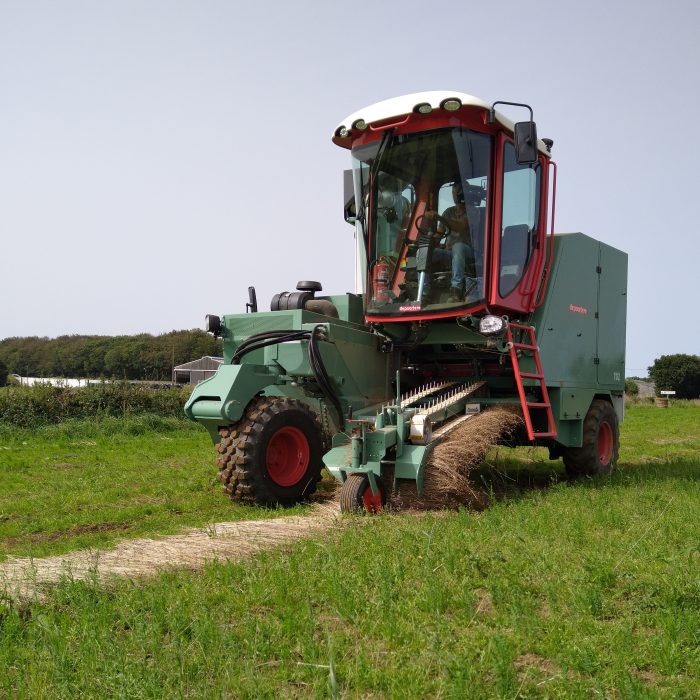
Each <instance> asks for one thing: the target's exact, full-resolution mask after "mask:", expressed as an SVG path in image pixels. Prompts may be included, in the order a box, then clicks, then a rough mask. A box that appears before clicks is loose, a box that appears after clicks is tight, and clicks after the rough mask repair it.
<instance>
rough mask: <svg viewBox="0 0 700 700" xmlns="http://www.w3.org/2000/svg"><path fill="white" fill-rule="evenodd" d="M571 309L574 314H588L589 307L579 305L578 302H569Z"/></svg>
mask: <svg viewBox="0 0 700 700" xmlns="http://www.w3.org/2000/svg"><path fill="white" fill-rule="evenodd" d="M569 311H571V313H572V314H581V315H582V316H586V315H587V314H588V309H587V308H586V307H585V306H578V305H577V304H569Z"/></svg>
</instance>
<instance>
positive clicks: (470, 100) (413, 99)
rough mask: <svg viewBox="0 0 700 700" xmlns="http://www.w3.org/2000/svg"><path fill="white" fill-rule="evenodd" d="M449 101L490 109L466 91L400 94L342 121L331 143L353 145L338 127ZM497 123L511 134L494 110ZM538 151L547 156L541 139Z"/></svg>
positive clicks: (510, 127)
mask: <svg viewBox="0 0 700 700" xmlns="http://www.w3.org/2000/svg"><path fill="white" fill-rule="evenodd" d="M450 98H456V99H458V100H459V101H460V102H461V103H462V106H465V107H477V108H480V109H491V105H490V104H489V103H488V102H484V101H483V100H481V99H479V98H478V97H474V95H468V94H467V93H465V92H452V91H449V90H432V91H430V92H414V93H412V94H410V95H401V97H392V98H391V99H389V100H382V101H381V102H376V103H375V104H373V105H369V106H368V107H364V108H363V109H360V110H358V111H357V112H353V113H352V114H351V115H349V116H348V117H346V118H345V119H343V121H342V122H340V124H338V126H336V128H335V129H334V130H333V143H335V144H338V146H343V148H350V146H351V145H352V142H351V139H350V137H348V136H346V137H342V136H339V135H338V130H339V129H340V128H341V127H345V128H346V129H348V130H350V129H352V125H353V124H354V123H355V122H356V121H357V120H358V119H364V121H365V122H366V123H367V124H373V123H374V122H378V121H384V120H386V119H391V118H392V117H402V116H404V115H406V114H411V113H412V112H413V111H414V108H415V107H416V106H417V105H419V104H423V103H425V102H427V103H428V104H429V105H430V106H431V107H432V108H433V109H439V108H440V105H441V104H442V103H443V102H444V101H445V100H448V99H450ZM496 121H497V122H498V123H499V124H501V125H503V126H504V127H505V128H506V129H507V130H508V131H510V132H511V133H512V132H513V122H512V121H511V120H510V119H508V117H506V116H504V115H502V114H501V113H500V112H498V111H496ZM538 146H539V150H540V151H541V152H542V153H545V154H546V155H549V151H548V150H547V147H546V146H545V145H544V143H543V142H542V140H541V139H538Z"/></svg>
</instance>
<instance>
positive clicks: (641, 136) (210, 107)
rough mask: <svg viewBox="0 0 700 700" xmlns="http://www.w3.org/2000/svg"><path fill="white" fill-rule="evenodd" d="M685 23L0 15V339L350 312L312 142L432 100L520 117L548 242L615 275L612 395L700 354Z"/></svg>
mask: <svg viewBox="0 0 700 700" xmlns="http://www.w3.org/2000/svg"><path fill="white" fill-rule="evenodd" d="M699 25H700V3H697V2H695V1H693V0H667V2H664V3H659V2H650V1H649V0H639V2H636V3H634V4H622V3H613V2H610V1H609V0H607V1H606V2H600V1H599V0H590V1H589V2H586V3H582V2H580V1H579V2H571V1H569V0H559V1H557V2H554V1H552V2H549V1H546V2H545V1H542V2H540V1H538V0H530V2H522V0H521V1H520V2H512V1H511V0H504V1H503V2H500V3H486V2H481V3H476V2H472V1H470V0H460V1H452V2H445V1H443V0H435V1H434V2H431V3H427V4H426V3H425V2H415V1H414V0H404V1H402V2H393V1H392V2H389V1H382V0H375V2H373V3H372V4H369V3H366V2H365V3H347V2H344V3H339V2H331V1H330V0H326V1H325V2H321V1H320V0H318V1H316V2H309V1H306V0H296V1H295V2H289V1H287V2H282V1H280V0H267V2H264V3H252V2H242V1H237V0H229V1H223V0H196V1H195V0H190V1H182V0H167V1H166V0H150V1H149V2H142V1H141V0H118V1H117V0H100V2H94V1H92V0H86V1H77V0H61V1H59V2H56V1H55V0H53V1H43V2H42V1H38V0H0V338H5V337H11V336H48V337H55V336H58V335H64V334H102V335H116V334H132V333H141V332H146V333H153V334H157V333H162V332H166V331H169V330H172V329H183V328H194V327H202V324H203V319H204V316H205V314H207V313H215V314H219V315H223V314H224V313H240V312H242V311H243V310H244V308H245V302H246V301H247V288H248V286H249V285H255V286H256V288H257V292H258V299H259V302H260V307H261V309H265V308H267V307H268V304H269V300H270V299H271V297H272V295H273V294H275V293H276V292H281V291H285V290H293V289H294V287H295V286H296V283H297V281H298V280H301V279H314V280H319V281H321V282H322V284H323V286H324V292H328V293H342V292H345V291H353V289H354V243H353V229H352V227H351V226H349V225H348V224H346V223H345V222H344V220H343V216H342V206H343V201H342V199H343V197H342V194H343V193H342V190H343V184H342V183H343V176H342V174H343V170H344V169H346V168H348V167H350V157H349V153H348V152H347V151H346V150H345V149H342V148H338V147H337V146H335V145H334V144H332V143H331V135H332V132H333V130H334V129H335V127H336V126H337V125H338V124H339V123H340V122H341V121H342V120H343V119H344V117H346V116H347V115H348V114H350V113H352V112H354V111H356V110H358V109H360V108H362V107H364V106H366V105H369V104H372V103H374V102H377V101H380V100H383V99H387V98H390V97H395V96H397V95H403V94H407V93H412V92H421V91H426V90H452V91H457V92H466V93H469V94H472V95H476V96H477V97H480V98H482V99H484V100H486V101H495V100H509V101H515V102H527V103H529V104H530V105H532V107H533V108H534V114H535V119H536V121H537V127H538V134H539V135H540V137H543V136H544V137H549V138H552V139H553V140H554V148H553V157H554V159H555V160H556V161H557V164H558V182H557V202H556V229H557V231H560V232H564V231H583V232H584V233H587V234H588V235H591V236H593V237H594V238H598V239H600V240H603V241H605V242H606V243H608V244H610V245H612V246H615V247H617V248H620V249H622V250H625V251H627V252H628V253H629V287H628V328H627V375H628V376H632V375H639V376H644V375H645V374H646V368H647V367H648V366H649V365H650V364H651V363H652V362H653V360H654V359H655V358H656V357H659V356H660V355H662V354H673V353H690V354H700V323H699V322H698V321H700V318H699V314H698V311H697V309H698V302H697V298H698V292H697V281H698V277H700V274H699V273H698V269H699V263H698V258H700V242H699V240H698V238H699V237H700V226H699V225H698V222H699V221H700V216H698V215H697V214H696V209H697V201H698V197H699V195H698V189H699V186H700V176H699V168H700V145H699V143H700V142H699V140H698V137H697V135H696V134H695V131H696V128H697V117H698V114H699V113H700V77H699V76H700V42H699V41H698V39H697V32H698V26H699ZM510 116H518V115H517V114H511V115H510Z"/></svg>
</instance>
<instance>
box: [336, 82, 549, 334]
mask: <svg viewBox="0 0 700 700" xmlns="http://www.w3.org/2000/svg"><path fill="white" fill-rule="evenodd" d="M497 104H498V103H497ZM511 104H512V103H511ZM518 106H523V105H518ZM333 141H334V142H335V143H336V144H338V145H340V146H343V147H345V148H349V149H350V151H351V154H352V166H353V167H352V192H351V193H349V195H348V196H346V219H347V220H349V221H351V222H354V224H355V227H356V233H357V240H358V246H359V248H360V250H359V251H358V253H359V254H358V259H359V261H360V270H359V275H358V276H359V277H360V279H361V282H362V292H363V295H364V299H365V317H366V319H367V320H368V321H370V322H392V321H420V320H427V319H440V318H445V319H447V318H450V317H455V316H464V315H465V314H471V315H476V316H478V315H483V314H486V313H491V314H492V313H500V314H509V315H516V316H517V315H523V314H527V313H529V312H530V311H532V310H533V309H534V308H535V306H536V305H537V303H538V297H539V296H541V295H542V293H543V291H544V290H543V287H544V284H545V283H546V274H545V272H546V269H547V264H546V263H547V258H548V246H547V235H546V227H547V218H548V217H547V212H548V203H547V192H548V190H549V186H550V185H549V164H550V159H549V146H551V142H548V143H545V142H544V141H538V140H537V135H536V130H535V124H534V122H533V121H532V120H531V119H530V120H529V121H525V122H520V123H518V124H513V123H512V122H511V121H510V120H508V119H507V118H506V117H504V116H502V115H501V114H499V113H498V112H496V111H495V110H494V109H493V106H490V105H489V104H487V103H485V102H482V101H481V100H478V99H477V98H474V97H472V96H471V95H466V94H462V93H447V92H430V93H420V94H415V95H407V96H404V97H399V98H395V99H393V100H387V101H384V102H380V103H378V104H375V105H373V106H371V107H368V108H366V109H364V110H360V111H359V112H356V113H355V114H353V115H351V116H350V117H348V118H347V119H346V120H344V121H343V123H342V124H340V125H339V126H338V127H337V129H336V130H335V132H334V136H333Z"/></svg>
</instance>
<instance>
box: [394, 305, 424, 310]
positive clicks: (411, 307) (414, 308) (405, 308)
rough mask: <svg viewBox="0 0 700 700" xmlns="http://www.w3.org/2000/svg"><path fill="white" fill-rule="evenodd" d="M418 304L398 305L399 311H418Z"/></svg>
mask: <svg viewBox="0 0 700 700" xmlns="http://www.w3.org/2000/svg"><path fill="white" fill-rule="evenodd" d="M420 308H421V307H420V304H409V305H408V306H399V311H420Z"/></svg>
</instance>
